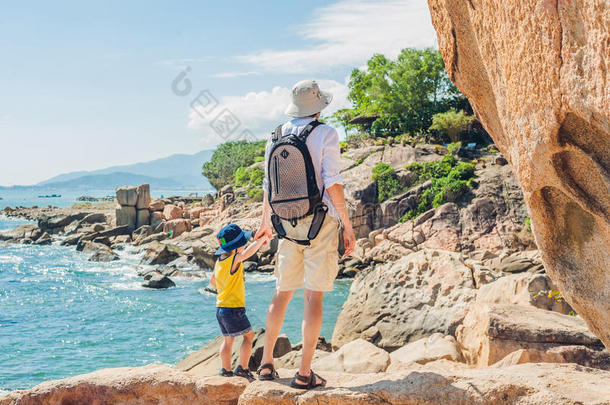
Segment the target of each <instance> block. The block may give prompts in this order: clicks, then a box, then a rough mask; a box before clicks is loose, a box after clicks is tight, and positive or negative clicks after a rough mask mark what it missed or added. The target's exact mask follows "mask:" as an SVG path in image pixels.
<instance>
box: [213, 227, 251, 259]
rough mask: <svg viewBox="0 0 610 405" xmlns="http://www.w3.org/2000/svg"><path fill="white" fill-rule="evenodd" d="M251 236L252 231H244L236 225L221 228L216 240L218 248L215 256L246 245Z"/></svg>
mask: <svg viewBox="0 0 610 405" xmlns="http://www.w3.org/2000/svg"><path fill="white" fill-rule="evenodd" d="M251 236H252V231H244V230H242V229H241V228H240V227H239V226H238V225H235V224H229V225H227V226H225V227H224V228H222V229H221V230H220V232H218V235H216V238H217V239H218V243H220V247H219V248H218V250H217V251H216V255H217V256H218V255H221V254H223V253H229V252H230V251H232V250H234V249H237V248H240V247H242V246H244V245H245V244H246V243H248V240H249V239H250V237H251Z"/></svg>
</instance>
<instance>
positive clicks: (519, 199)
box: [355, 166, 542, 271]
mask: <svg viewBox="0 0 610 405" xmlns="http://www.w3.org/2000/svg"><path fill="white" fill-rule="evenodd" d="M476 174H477V180H478V182H479V185H478V187H477V188H475V189H474V190H472V193H471V194H472V200H471V201H470V204H468V205H467V206H466V207H463V208H460V207H459V206H458V205H457V204H455V203H447V204H444V205H442V206H440V207H438V208H436V209H432V210H430V211H428V212H426V213H424V214H422V215H420V216H419V217H418V218H416V219H413V220H410V221H405V222H404V223H398V224H395V223H396V219H395V220H393V221H392V220H391V219H390V218H400V217H401V216H402V214H404V212H406V210H407V209H408V208H410V207H412V206H413V204H416V201H414V200H415V196H416V195H418V194H420V193H421V190H420V188H425V187H426V183H424V184H422V185H420V186H417V187H414V188H412V189H411V190H409V191H407V192H406V193H404V194H401V195H399V196H396V197H394V198H392V199H390V200H388V201H386V202H384V203H382V204H381V205H380V213H381V214H380V215H382V217H383V218H386V219H385V220H384V221H385V223H386V225H392V226H389V227H387V228H385V229H383V230H381V229H378V230H375V231H373V232H371V233H370V234H369V235H368V238H366V239H360V240H358V243H357V249H356V251H355V255H356V256H357V257H358V258H359V259H360V260H362V261H365V262H370V261H376V262H386V261H388V260H398V259H399V258H400V257H402V256H404V255H406V254H408V253H410V252H414V251H418V250H420V249H423V248H434V249H443V250H450V251H453V252H463V253H465V254H468V255H469V256H481V257H482V256H484V255H485V254H486V253H488V254H490V256H491V257H490V258H497V257H498V254H499V253H501V252H505V253H506V255H505V256H507V255H510V254H511V253H514V252H520V251H522V250H523V249H527V248H530V249H531V248H535V245H534V243H533V239H532V238H531V236H530V234H529V232H527V231H524V227H525V226H524V222H525V219H526V217H527V213H526V210H525V206H524V204H523V195H522V194H521V191H520V189H519V183H518V182H517V180H516V179H515V177H514V176H513V174H512V172H511V170H510V168H509V167H508V166H492V167H485V168H480V169H478V170H477V171H476ZM398 214H400V215H398ZM394 224H395V225H394ZM380 225H381V224H380ZM505 256H503V257H502V259H503V260H505V259H504V257H505ZM518 258H520V256H518ZM528 263H529V262H528ZM519 264H520V265H522V266H525V265H526V264H527V263H519ZM538 265H540V267H542V266H541V264H540V263H538ZM530 266H533V263H530ZM517 270H519V269H516V271H517Z"/></svg>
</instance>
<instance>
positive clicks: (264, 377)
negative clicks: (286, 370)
mask: <svg viewBox="0 0 610 405" xmlns="http://www.w3.org/2000/svg"><path fill="white" fill-rule="evenodd" d="M263 370H269V371H270V372H269V373H268V374H261V371H263ZM256 374H258V379H259V380H261V381H272V380H277V379H278V378H280V375H279V374H278V373H277V371H275V367H273V364H271V363H266V364H263V365H262V366H260V367H259V368H258V370H256Z"/></svg>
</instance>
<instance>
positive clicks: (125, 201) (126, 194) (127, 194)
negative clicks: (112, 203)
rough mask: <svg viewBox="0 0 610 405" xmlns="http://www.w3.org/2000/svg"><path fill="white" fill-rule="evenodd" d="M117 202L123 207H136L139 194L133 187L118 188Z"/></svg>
mask: <svg viewBox="0 0 610 405" xmlns="http://www.w3.org/2000/svg"><path fill="white" fill-rule="evenodd" d="M116 200H117V202H118V203H119V204H120V205H121V206H129V207H135V206H136V203H137V202H138V192H137V190H136V188H135V187H133V186H121V187H117V189H116Z"/></svg>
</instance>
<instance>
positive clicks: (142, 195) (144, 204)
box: [136, 184, 150, 211]
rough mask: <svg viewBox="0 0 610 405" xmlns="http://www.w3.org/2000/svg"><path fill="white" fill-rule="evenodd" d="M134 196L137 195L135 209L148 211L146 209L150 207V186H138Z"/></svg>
mask: <svg viewBox="0 0 610 405" xmlns="http://www.w3.org/2000/svg"><path fill="white" fill-rule="evenodd" d="M136 194H137V195H138V199H137V202H136V208H137V209H138V210H143V209H146V210H147V211H148V207H149V206H150V185H148V184H140V185H139V186H138V187H136Z"/></svg>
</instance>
